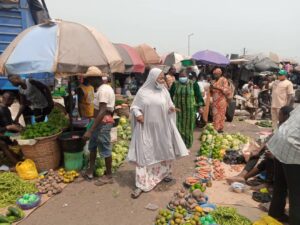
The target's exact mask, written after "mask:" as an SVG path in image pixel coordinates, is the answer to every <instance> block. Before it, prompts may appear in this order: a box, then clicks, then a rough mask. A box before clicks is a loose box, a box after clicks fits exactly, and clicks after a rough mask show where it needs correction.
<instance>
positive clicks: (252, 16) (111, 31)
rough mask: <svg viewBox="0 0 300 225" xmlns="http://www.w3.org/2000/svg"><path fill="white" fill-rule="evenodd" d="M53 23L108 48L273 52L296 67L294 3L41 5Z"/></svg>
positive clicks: (299, 45) (86, 0)
mask: <svg viewBox="0 0 300 225" xmlns="http://www.w3.org/2000/svg"><path fill="white" fill-rule="evenodd" d="M46 3H47V5H48V9H49V11H50V15H51V17H52V18H60V19H64V20H70V21H76V22H80V23H83V24H86V25H89V26H93V27H96V28H97V29H98V30H99V31H100V32H102V33H103V34H105V35H106V36H107V37H108V38H109V39H110V40H111V41H112V42H116V43H127V44H129V45H133V46H135V45H138V44H140V43H148V44H150V45H152V46H153V47H156V48H157V50H158V52H159V53H166V52H170V51H177V52H180V53H182V54H187V51H188V50H187V35H188V34H190V33H194V36H192V37H191V53H192V54H193V53H195V52H196V51H198V50H205V49H210V50H215V51H219V52H221V53H224V54H227V53H228V54H230V53H238V54H240V53H242V50H243V48H244V47H245V48H246V51H247V53H249V54H252V53H260V52H265V53H268V52H269V51H273V52H275V53H278V54H279V55H280V56H283V57H297V58H298V61H300V18H299V9H300V1H299V0H285V1H282V0H281V1H280V0H248V1H246V0H160V1H159V0H106V1H103V0H81V1H79V0H72V1H71V0H46Z"/></svg>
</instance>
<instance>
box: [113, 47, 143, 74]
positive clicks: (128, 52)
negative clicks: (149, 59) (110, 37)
mask: <svg viewBox="0 0 300 225" xmlns="http://www.w3.org/2000/svg"><path fill="white" fill-rule="evenodd" d="M114 46H115V47H116V49H117V50H118V52H119V54H120V56H121V58H122V59H123V61H124V64H125V73H144V71H145V64H144V62H143V60H142V59H141V57H140V55H139V54H138V53H137V51H136V50H135V49H134V48H133V47H131V46H129V45H126V44H114Z"/></svg>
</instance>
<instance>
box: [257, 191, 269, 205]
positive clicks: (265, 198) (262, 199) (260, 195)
mask: <svg viewBox="0 0 300 225" xmlns="http://www.w3.org/2000/svg"><path fill="white" fill-rule="evenodd" d="M252 199H253V200H254V201H256V202H261V203H268V202H271V200H272V199H271V196H270V195H269V194H264V193H260V192H253V194H252Z"/></svg>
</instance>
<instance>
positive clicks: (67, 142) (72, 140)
mask: <svg viewBox="0 0 300 225" xmlns="http://www.w3.org/2000/svg"><path fill="white" fill-rule="evenodd" d="M84 132H85V131H84V130H83V131H73V132H64V133H62V134H61V135H60V136H59V137H58V141H59V144H60V147H61V149H62V151H63V152H69V153H73V152H82V151H83V147H84V145H85V142H84V141H83V139H82V136H83V135H84Z"/></svg>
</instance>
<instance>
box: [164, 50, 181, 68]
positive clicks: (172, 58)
mask: <svg viewBox="0 0 300 225" xmlns="http://www.w3.org/2000/svg"><path fill="white" fill-rule="evenodd" d="M184 59H185V57H184V56H183V55H181V54H179V53H176V52H171V53H169V54H168V55H166V57H165V59H164V61H163V64H164V65H167V66H172V65H174V64H177V63H180V62H181V61H182V60H184Z"/></svg>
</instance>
